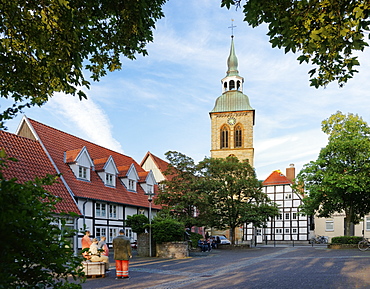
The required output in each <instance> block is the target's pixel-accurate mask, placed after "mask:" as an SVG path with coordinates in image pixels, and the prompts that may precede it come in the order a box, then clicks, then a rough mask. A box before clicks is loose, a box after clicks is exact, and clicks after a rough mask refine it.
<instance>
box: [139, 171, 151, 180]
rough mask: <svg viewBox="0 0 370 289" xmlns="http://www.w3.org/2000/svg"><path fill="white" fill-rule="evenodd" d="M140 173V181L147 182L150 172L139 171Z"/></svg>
mask: <svg viewBox="0 0 370 289" xmlns="http://www.w3.org/2000/svg"><path fill="white" fill-rule="evenodd" d="M137 174H138V175H139V178H140V179H139V182H145V179H146V177H147V176H148V174H149V172H138V173H137Z"/></svg>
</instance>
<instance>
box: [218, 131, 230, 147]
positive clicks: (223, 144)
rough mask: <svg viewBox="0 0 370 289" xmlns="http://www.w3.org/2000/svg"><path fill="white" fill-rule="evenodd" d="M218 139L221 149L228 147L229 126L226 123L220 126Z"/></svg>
mask: <svg viewBox="0 0 370 289" xmlns="http://www.w3.org/2000/svg"><path fill="white" fill-rule="evenodd" d="M220 140H221V143H220V147H221V148H222V149H224V148H228V147H229V128H228V127H227V126H226V125H224V126H223V127H222V128H221V136H220Z"/></svg>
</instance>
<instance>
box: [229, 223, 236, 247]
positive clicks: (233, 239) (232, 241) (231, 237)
mask: <svg viewBox="0 0 370 289" xmlns="http://www.w3.org/2000/svg"><path fill="white" fill-rule="evenodd" d="M230 239H231V240H230V241H231V244H233V245H234V244H235V227H231V228H230Z"/></svg>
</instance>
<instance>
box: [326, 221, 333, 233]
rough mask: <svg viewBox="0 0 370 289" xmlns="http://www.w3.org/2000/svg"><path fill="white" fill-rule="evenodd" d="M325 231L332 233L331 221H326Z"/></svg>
mask: <svg viewBox="0 0 370 289" xmlns="http://www.w3.org/2000/svg"><path fill="white" fill-rule="evenodd" d="M325 231H334V221H333V220H326V222H325Z"/></svg>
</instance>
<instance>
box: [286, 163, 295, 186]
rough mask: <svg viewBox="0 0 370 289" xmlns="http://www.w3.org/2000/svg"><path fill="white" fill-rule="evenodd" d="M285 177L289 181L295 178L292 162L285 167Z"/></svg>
mask: <svg viewBox="0 0 370 289" xmlns="http://www.w3.org/2000/svg"><path fill="white" fill-rule="evenodd" d="M286 177H287V179H288V180H289V181H291V182H293V179H294V178H295V167H294V164H290V165H289V168H287V169H286Z"/></svg>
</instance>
